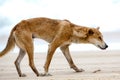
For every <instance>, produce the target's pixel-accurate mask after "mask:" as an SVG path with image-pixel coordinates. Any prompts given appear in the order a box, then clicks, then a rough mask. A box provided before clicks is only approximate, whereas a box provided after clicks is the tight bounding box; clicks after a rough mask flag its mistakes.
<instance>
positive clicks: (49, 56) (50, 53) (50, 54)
mask: <svg viewBox="0 0 120 80" xmlns="http://www.w3.org/2000/svg"><path fill="white" fill-rule="evenodd" d="M56 48H57V46H56V45H54V44H50V45H49V49H48V53H47V58H46V62H45V65H44V70H45V73H44V74H42V76H50V74H49V73H48V70H49V65H50V63H51V60H52V57H53V54H54V52H55V50H56Z"/></svg>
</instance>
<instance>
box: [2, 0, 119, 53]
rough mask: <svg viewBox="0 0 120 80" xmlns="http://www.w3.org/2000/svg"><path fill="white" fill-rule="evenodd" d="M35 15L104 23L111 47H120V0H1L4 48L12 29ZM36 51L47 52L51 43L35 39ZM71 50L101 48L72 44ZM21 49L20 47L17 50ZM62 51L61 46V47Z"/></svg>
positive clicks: (104, 33)
mask: <svg viewBox="0 0 120 80" xmlns="http://www.w3.org/2000/svg"><path fill="white" fill-rule="evenodd" d="M33 17H49V18H55V19H68V20H70V21H71V22H73V23H75V24H78V25H85V26H89V27H97V26H100V31H101V32H102V33H103V35H104V39H105V41H106V43H107V44H108V45H109V48H108V49H107V50H120V0H0V51H1V50H2V49H4V47H5V45H6V42H7V39H8V36H9V33H10V31H11V29H12V28H13V27H14V26H15V25H16V24H17V23H18V22H20V21H21V20H23V19H28V18H33ZM34 43H35V52H46V51H47V48H48V47H47V46H48V43H46V42H44V41H41V40H38V39H35V42H34ZM70 48H71V51H81V50H99V49H97V48H96V47H94V46H92V45H83V44H81V45H75V44H73V45H71V46H70ZM14 51H15V52H18V50H17V48H16V49H15V50H14ZM57 51H59V49H58V50H57Z"/></svg>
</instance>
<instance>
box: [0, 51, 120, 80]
mask: <svg viewBox="0 0 120 80" xmlns="http://www.w3.org/2000/svg"><path fill="white" fill-rule="evenodd" d="M17 55H18V54H17V53H9V54H7V55H5V56H4V57H2V58H0V80H120V51H117V50H116V51H107V50H106V51H80V52H71V55H72V58H73V60H74V63H75V64H76V65H77V66H78V67H79V68H82V69H84V70H85V72H82V73H76V72H74V70H72V69H70V67H69V65H68V63H67V60H66V59H65V57H64V56H63V54H62V53H55V55H54V56H53V59H52V62H51V65H50V69H49V73H51V74H52V76H47V77H36V75H35V74H34V73H33V71H32V70H31V68H30V67H29V65H28V58H27V55H26V56H25V58H24V59H23V61H22V63H21V69H22V72H23V73H25V74H26V75H27V77H18V74H17V71H16V68H15V66H14V61H15V59H16V58H17ZM45 58H46V53H36V54H35V65H36V67H37V69H38V71H39V72H40V73H43V72H44V69H43V66H44V62H45ZM94 71H97V72H96V73H93V72H94Z"/></svg>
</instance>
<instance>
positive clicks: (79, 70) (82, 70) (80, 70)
mask: <svg viewBox="0 0 120 80" xmlns="http://www.w3.org/2000/svg"><path fill="white" fill-rule="evenodd" d="M84 71H85V70H84V69H78V70H76V72H84Z"/></svg>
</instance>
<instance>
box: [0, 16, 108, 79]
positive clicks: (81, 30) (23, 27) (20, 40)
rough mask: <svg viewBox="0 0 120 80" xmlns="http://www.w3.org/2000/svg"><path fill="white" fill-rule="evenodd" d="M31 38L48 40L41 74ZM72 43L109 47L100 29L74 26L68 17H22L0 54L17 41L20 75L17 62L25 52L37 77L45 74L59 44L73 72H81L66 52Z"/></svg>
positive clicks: (5, 52)
mask: <svg viewBox="0 0 120 80" xmlns="http://www.w3.org/2000/svg"><path fill="white" fill-rule="evenodd" d="M34 38H40V39H43V40H45V41H47V42H48V43H50V44H49V48H48V53H47V57H46V62H45V65H44V70H45V73H44V75H42V74H39V72H38V71H37V69H36V67H35V65H34V54H33V53H34V48H33V39H34ZM71 43H90V44H93V45H95V46H96V47H98V48H100V49H102V50H105V49H106V48H107V47H108V45H107V44H106V43H105V42H104V40H103V36H102V34H101V32H100V31H99V28H90V27H85V26H80V25H76V24H73V23H71V22H70V21H68V20H58V19H50V18H32V19H27V20H22V21H21V22H20V23H18V24H17V25H16V26H15V27H14V28H13V29H12V31H11V33H10V36H9V39H8V42H7V45H6V47H5V49H4V50H3V51H2V52H0V57H2V56H3V55H5V54H7V53H8V52H9V51H10V50H11V49H12V48H14V46H15V44H16V45H17V46H18V47H19V48H20V51H19V55H18V57H17V59H16V61H15V66H16V69H17V72H18V75H19V76H20V77H25V76H26V75H25V74H23V73H22V72H21V69H20V62H21V60H22V59H23V57H24V56H25V54H26V53H27V54H28V58H29V65H30V67H31V69H32V70H33V71H34V73H35V74H36V75H37V76H40V75H42V76H45V75H48V70H49V65H50V63H51V59H52V57H53V54H54V52H55V50H56V49H57V48H58V47H60V49H61V51H62V53H63V54H64V56H65V57H66V59H67V61H68V63H69V65H70V67H71V68H73V69H74V70H75V71H76V72H82V71H84V70H83V69H78V68H77V66H76V65H75V64H74V62H73V60H72V58H71V55H70V52H69V45H70V44H71Z"/></svg>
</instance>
